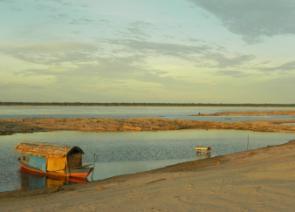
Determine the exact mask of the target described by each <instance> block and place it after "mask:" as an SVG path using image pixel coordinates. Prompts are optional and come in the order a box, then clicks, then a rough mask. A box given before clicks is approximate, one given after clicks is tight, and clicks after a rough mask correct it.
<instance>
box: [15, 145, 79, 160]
mask: <svg viewBox="0 0 295 212" xmlns="http://www.w3.org/2000/svg"><path fill="white" fill-rule="evenodd" d="M16 151H18V152H19V153H22V154H30V155H35V156H43V157H46V158H48V157H65V156H67V155H68V154H69V153H70V154H71V153H82V154H84V152H83V150H82V149H81V148H80V147H77V146H74V147H69V146H63V145H52V144H47V143H20V144H18V145H17V146H16Z"/></svg>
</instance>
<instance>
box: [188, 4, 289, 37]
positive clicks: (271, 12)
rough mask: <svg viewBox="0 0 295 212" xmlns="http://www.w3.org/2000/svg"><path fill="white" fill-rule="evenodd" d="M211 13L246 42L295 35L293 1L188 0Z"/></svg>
mask: <svg viewBox="0 0 295 212" xmlns="http://www.w3.org/2000/svg"><path fill="white" fill-rule="evenodd" d="M190 1H191V2H193V3H195V4H196V5H197V6H199V7H202V8H203V9H205V10H207V11H209V12H210V13H212V14H214V15H215V16H216V17H217V18H219V19H220V20H221V21H222V22H223V24H224V26H225V27H226V28H227V29H228V30H230V31H231V32H233V33H236V34H239V35H241V36H242V37H243V39H244V40H245V41H247V42H254V41H257V40H259V39H260V38H261V37H263V36H274V35H281V34H295V25H294V20H295V1H293V0H259V1H257V0H246V1H245V0H222V1H220V0H190Z"/></svg>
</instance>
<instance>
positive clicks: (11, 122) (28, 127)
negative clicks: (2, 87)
mask: <svg viewBox="0 0 295 212" xmlns="http://www.w3.org/2000/svg"><path fill="white" fill-rule="evenodd" d="M294 123H295V120H272V121H244V122H210V121H194V120H178V119H177V120H172V119H165V118H132V119H99V118H43V119H40V118H30V119H0V135H10V134H14V133H32V132H49V131H61V130H63V131H84V132H122V131H160V130H182V129H205V130H209V129H231V130H251V131H256V132H295V125H294Z"/></svg>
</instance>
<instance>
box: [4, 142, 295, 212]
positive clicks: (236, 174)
mask: <svg viewBox="0 0 295 212" xmlns="http://www.w3.org/2000/svg"><path fill="white" fill-rule="evenodd" d="M294 198H295V142H290V143H288V144H284V145H278V146H273V147H266V148H261V149H257V150H252V151H247V152H241V153H234V154H230V155H225V156H219V157H215V158H210V159H204V160H200V161H193V162H186V163H182V164H177V165H173V166H169V167H166V168H162V169H158V170H153V171H149V172H144V173H139V174H133V175H126V176H119V177H114V178H110V179H108V180H104V181H100V182H95V183H89V184H86V185H74V186H68V187H65V188H62V189H59V190H58V191H47V192H42V191H39V192H34V193H19V192H9V193H1V194H0V210H1V211H128V212H129V211H293V210H294V207H295V202H294Z"/></svg>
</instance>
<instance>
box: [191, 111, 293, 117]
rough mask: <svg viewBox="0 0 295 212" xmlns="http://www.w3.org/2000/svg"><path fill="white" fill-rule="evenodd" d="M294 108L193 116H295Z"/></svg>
mask: <svg viewBox="0 0 295 212" xmlns="http://www.w3.org/2000/svg"><path fill="white" fill-rule="evenodd" d="M294 115H295V111H294V110H282V111H228V112H218V113H200V114H195V115H193V116H294Z"/></svg>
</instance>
